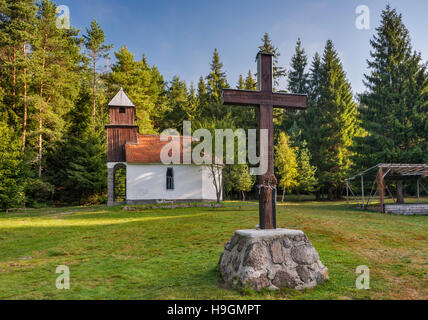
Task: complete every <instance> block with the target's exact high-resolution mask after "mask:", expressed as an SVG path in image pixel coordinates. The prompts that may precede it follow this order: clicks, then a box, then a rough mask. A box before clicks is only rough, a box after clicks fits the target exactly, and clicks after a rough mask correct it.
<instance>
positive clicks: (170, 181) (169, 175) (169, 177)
mask: <svg viewBox="0 0 428 320" xmlns="http://www.w3.org/2000/svg"><path fill="white" fill-rule="evenodd" d="M166 189H167V190H174V171H173V169H172V168H168V169H167V170H166Z"/></svg>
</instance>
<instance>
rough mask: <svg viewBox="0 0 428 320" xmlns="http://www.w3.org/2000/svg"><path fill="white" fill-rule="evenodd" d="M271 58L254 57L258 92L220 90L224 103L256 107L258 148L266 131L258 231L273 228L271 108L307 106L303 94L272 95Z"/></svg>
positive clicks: (267, 56)
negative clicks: (266, 146)
mask: <svg viewBox="0 0 428 320" xmlns="http://www.w3.org/2000/svg"><path fill="white" fill-rule="evenodd" d="M272 56H273V55H272V54H269V53H264V52H259V53H258V54H257V78H258V89H259V90H258V91H250V90H234V89H224V90H223V104H226V105H238V106H257V107H258V129H259V134H258V137H259V138H258V139H259V146H261V143H263V141H261V134H260V130H268V152H267V154H263V151H262V150H263V148H260V154H259V156H260V161H266V162H264V163H267V172H266V173H264V174H263V175H260V176H259V185H260V199H259V217H260V219H259V220H260V223H259V226H260V228H261V229H276V210H275V208H276V179H275V176H274V141H273V140H274V136H273V134H274V132H273V108H274V107H282V108H294V109H305V108H306V105H307V96H306V95H302V94H287V93H274V92H273V84H272V82H273V81H272V79H273V65H272Z"/></svg>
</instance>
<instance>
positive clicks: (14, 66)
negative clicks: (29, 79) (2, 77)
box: [12, 46, 16, 110]
mask: <svg viewBox="0 0 428 320" xmlns="http://www.w3.org/2000/svg"><path fill="white" fill-rule="evenodd" d="M12 96H13V101H12V109H13V110H15V107H16V48H15V46H13V72H12Z"/></svg>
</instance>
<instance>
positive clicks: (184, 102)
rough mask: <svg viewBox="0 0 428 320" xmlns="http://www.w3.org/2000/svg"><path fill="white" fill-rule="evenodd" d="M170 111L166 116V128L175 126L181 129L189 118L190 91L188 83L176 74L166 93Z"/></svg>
mask: <svg viewBox="0 0 428 320" xmlns="http://www.w3.org/2000/svg"><path fill="white" fill-rule="evenodd" d="M166 99H167V105H168V109H169V110H168V111H167V113H166V115H165V118H164V123H165V124H167V125H166V128H165V129H167V128H174V129H177V130H178V131H181V128H182V127H183V121H185V120H189V119H188V112H187V111H188V109H189V101H188V92H187V87H186V83H185V82H184V81H181V80H180V78H179V77H178V76H174V77H173V78H172V81H171V85H170V86H169V88H168V90H167V93H166Z"/></svg>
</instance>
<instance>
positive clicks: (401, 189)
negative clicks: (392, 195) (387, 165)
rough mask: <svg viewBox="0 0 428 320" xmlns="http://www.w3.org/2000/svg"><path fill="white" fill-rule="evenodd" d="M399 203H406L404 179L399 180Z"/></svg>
mask: <svg viewBox="0 0 428 320" xmlns="http://www.w3.org/2000/svg"><path fill="white" fill-rule="evenodd" d="M397 203H398V204H403V203H404V196H403V180H397Z"/></svg>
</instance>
